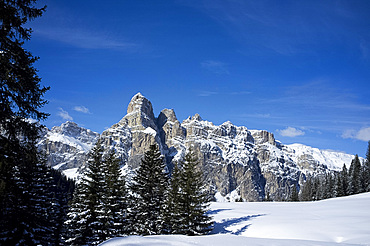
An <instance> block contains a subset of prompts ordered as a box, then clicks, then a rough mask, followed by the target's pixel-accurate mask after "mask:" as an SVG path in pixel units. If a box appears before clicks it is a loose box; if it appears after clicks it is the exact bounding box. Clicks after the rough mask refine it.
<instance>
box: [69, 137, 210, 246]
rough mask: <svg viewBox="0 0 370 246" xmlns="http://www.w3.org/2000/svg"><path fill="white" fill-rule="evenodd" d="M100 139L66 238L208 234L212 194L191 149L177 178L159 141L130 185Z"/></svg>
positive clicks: (93, 241) (79, 241) (83, 241)
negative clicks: (170, 168)
mask: <svg viewBox="0 0 370 246" xmlns="http://www.w3.org/2000/svg"><path fill="white" fill-rule="evenodd" d="M103 152H104V150H103V148H102V147H101V145H100V143H98V144H97V145H96V146H95V147H94V148H93V149H92V152H91V156H90V160H89V162H88V166H87V170H86V172H85V175H84V177H83V178H82V180H81V182H79V183H78V185H77V188H76V190H75V193H74V197H73V200H72V203H71V207H70V210H69V213H68V220H67V221H66V223H65V232H66V234H65V235H64V239H65V242H66V243H67V244H71V245H97V244H99V243H101V242H103V241H105V240H107V239H109V238H113V237H117V236H125V235H157V234H184V235H203V234H207V233H208V232H209V231H210V230H211V229H212V228H211V226H212V222H211V218H210V217H209V216H208V215H207V211H208V206H209V202H210V196H209V195H208V193H207V192H206V190H205V189H204V186H203V179H202V174H201V173H200V172H199V171H196V164H197V159H196V158H194V154H193V153H192V152H191V151H189V152H188V153H187V154H186V155H185V157H184V160H183V161H182V162H181V163H179V165H177V164H176V165H175V167H174V170H173V172H172V177H169V174H168V172H166V171H165V170H166V167H165V162H164V159H163V156H162V155H161V153H160V151H159V149H158V147H157V146H156V145H152V146H150V149H149V150H148V151H147V152H146V153H145V155H144V158H143V159H142V162H141V165H140V167H139V168H138V170H137V171H136V174H135V176H134V177H133V178H132V180H131V182H130V185H126V182H125V180H124V178H123V176H122V175H121V172H120V166H119V160H118V159H117V158H116V157H115V154H114V152H109V153H108V154H107V155H103Z"/></svg>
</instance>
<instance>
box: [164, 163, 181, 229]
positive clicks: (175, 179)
mask: <svg viewBox="0 0 370 246" xmlns="http://www.w3.org/2000/svg"><path fill="white" fill-rule="evenodd" d="M180 182H181V173H180V169H179V166H178V164H177V163H175V166H174V169H173V171H172V176H171V183H170V189H169V191H168V197H167V201H166V203H165V216H164V225H165V226H164V229H165V233H166V234H181V229H182V226H181V216H182V211H181V209H182V208H181V196H182V194H181V191H180Z"/></svg>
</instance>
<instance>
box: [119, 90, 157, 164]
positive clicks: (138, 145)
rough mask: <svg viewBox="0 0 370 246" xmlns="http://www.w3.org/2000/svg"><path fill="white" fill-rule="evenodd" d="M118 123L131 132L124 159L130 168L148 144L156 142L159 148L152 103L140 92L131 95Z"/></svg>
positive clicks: (146, 148) (138, 162)
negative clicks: (126, 154) (128, 146)
mask: <svg viewBox="0 0 370 246" xmlns="http://www.w3.org/2000/svg"><path fill="white" fill-rule="evenodd" d="M119 124H120V125H122V126H126V127H128V128H129V129H130V132H131V137H130V138H131V145H130V149H129V151H128V153H129V154H128V158H126V160H127V164H128V165H129V166H131V167H132V168H136V167H137V166H138V165H139V164H140V161H141V159H142V157H143V155H144V153H145V151H147V150H148V149H149V146H150V145H152V144H155V143H158V144H159V146H160V148H161V144H160V140H159V134H158V128H157V125H156V119H155V117H154V113H153V107H152V103H151V102H150V101H149V100H148V99H147V98H145V97H144V96H143V95H141V93H137V94H136V95H135V96H133V97H132V99H131V101H130V103H129V105H128V107H127V114H126V115H125V116H124V117H123V119H122V120H121V121H120V122H119ZM112 130H113V131H114V129H112Z"/></svg>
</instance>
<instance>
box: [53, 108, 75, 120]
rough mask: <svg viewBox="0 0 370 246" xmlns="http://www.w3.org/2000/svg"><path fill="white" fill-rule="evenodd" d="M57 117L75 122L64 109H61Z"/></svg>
mask: <svg viewBox="0 0 370 246" xmlns="http://www.w3.org/2000/svg"><path fill="white" fill-rule="evenodd" d="M57 115H58V116H60V117H62V119H63V120H69V121H72V120H73V117H72V116H70V115H69V113H68V112H67V111H65V110H64V109H62V108H59V112H58V113H57Z"/></svg>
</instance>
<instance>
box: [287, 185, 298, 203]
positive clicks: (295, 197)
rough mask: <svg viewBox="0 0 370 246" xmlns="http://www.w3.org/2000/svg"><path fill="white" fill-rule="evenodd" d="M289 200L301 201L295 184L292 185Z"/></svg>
mask: <svg viewBox="0 0 370 246" xmlns="http://www.w3.org/2000/svg"><path fill="white" fill-rule="evenodd" d="M289 201H292V202H297V201H299V197H298V191H297V186H296V185H295V184H293V185H292V191H291V193H290V198H289Z"/></svg>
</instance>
